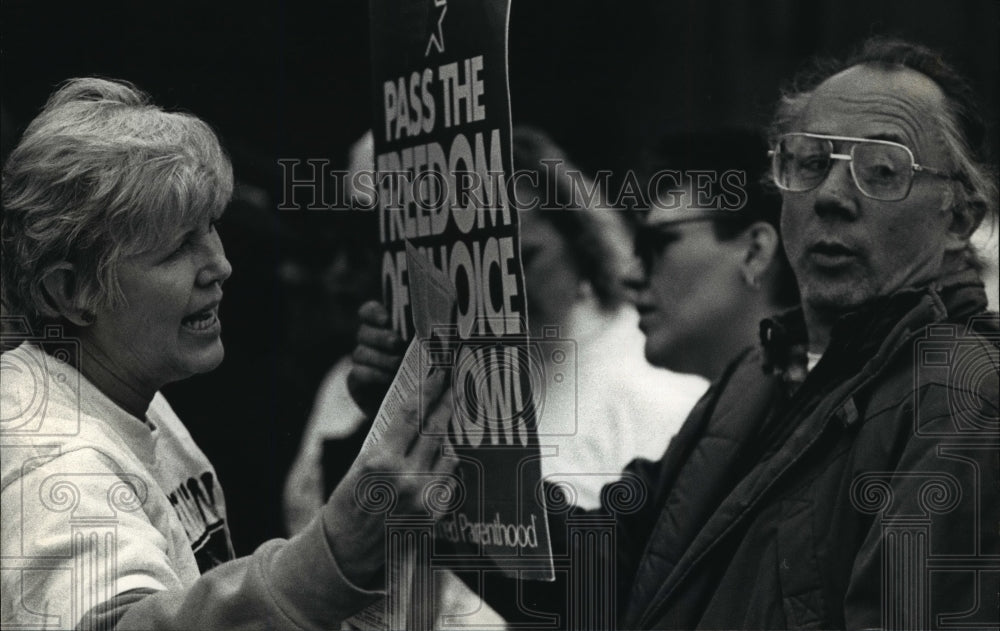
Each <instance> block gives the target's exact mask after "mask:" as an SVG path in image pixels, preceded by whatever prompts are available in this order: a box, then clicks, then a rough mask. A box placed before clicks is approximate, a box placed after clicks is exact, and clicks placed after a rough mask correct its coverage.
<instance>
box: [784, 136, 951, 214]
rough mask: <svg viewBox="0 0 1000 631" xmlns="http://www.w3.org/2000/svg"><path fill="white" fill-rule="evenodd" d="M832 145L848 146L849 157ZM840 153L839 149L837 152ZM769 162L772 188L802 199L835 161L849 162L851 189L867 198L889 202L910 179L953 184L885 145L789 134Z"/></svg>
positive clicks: (901, 149)
mask: <svg viewBox="0 0 1000 631" xmlns="http://www.w3.org/2000/svg"><path fill="white" fill-rule="evenodd" d="M834 143H838V144H840V145H843V144H844V143H850V153H834V148H835V147H834ZM841 150H843V149H841ZM767 153H768V155H769V156H771V172H772V174H773V176H774V183H775V184H777V185H778V188H781V189H783V190H786V191H791V192H795V193H801V192H805V191H811V190H812V189H814V188H816V187H817V186H819V185H820V184H821V183H822V182H823V180H825V179H826V176H827V175H828V174H829V173H830V169H831V168H832V166H833V162H834V160H846V161H848V162H850V170H851V177H852V178H853V179H854V184H855V185H856V186H857V187H858V190H860V191H861V192H862V193H863V194H864V195H865V196H866V197H870V198H872V199H878V200H882V201H887V202H892V201H899V200H901V199H905V198H906V196H907V195H909V194H910V188H911V187H912V186H913V176H914V174H915V173H918V172H922V173H929V174H931V175H936V176H939V177H945V178H949V179H954V178H955V175H953V174H951V173H948V172H946V171H942V170H940V169H934V168H931V167H928V166H923V165H920V164H917V163H916V160H915V159H914V157H913V152H912V151H910V148H909V147H907V146H906V145H901V144H899V143H898V142H892V141H889V140H873V139H870V138H851V137H847V136H824V135H821V134H807V133H798V132H797V133H790V134H785V135H784V136H782V137H781V138H779V139H778V142H777V144H776V145H775V147H774V149H772V150H771V151H768V152H767Z"/></svg>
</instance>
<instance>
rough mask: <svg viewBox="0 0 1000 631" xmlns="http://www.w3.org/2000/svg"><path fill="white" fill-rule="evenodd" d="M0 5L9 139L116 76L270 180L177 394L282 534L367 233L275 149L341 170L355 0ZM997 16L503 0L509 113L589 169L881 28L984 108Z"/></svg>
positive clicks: (928, 3) (355, 67)
mask: <svg viewBox="0 0 1000 631" xmlns="http://www.w3.org/2000/svg"><path fill="white" fill-rule="evenodd" d="M428 1H430V0H428ZM453 1H458V0H453ZM0 10H2V24H3V26H2V27H0V28H2V31H0V33H2V39H0V48H2V54H0V60H2V77H3V79H2V81H3V83H2V86H3V91H2V102H3V153H4V156H6V154H7V151H8V150H9V148H10V146H11V143H13V142H15V141H16V138H17V136H18V134H19V132H20V130H21V129H22V128H23V126H24V125H25V124H26V123H27V122H28V121H29V120H30V119H31V117H32V116H34V114H35V113H36V112H37V111H38V108H39V107H40V106H41V105H42V103H43V102H44V100H45V98H46V96H47V95H48V94H49V93H50V92H51V90H52V88H53V86H54V85H55V84H57V83H58V82H59V81H61V80H63V79H66V78H68V77H72V76H80V75H95V74H96V75H103V76H108V77H116V78H124V79H128V80H130V81H132V82H134V83H136V84H137V85H138V86H140V87H141V88H143V89H145V90H147V91H149V92H150V93H151V94H152V95H153V97H154V100H155V101H156V102H158V103H160V104H161V105H164V106H167V107H170V108H181V109H185V110H189V111H192V112H194V113H196V114H197V115H199V116H200V117H202V118H204V119H206V120H207V121H209V122H210V123H211V124H212V125H213V126H214V127H215V128H216V129H217V130H218V131H219V133H220V135H221V137H222V140H223V143H224V144H225V145H226V147H227V148H228V149H229V151H230V153H231V154H232V156H233V161H234V166H235V169H236V175H237V178H238V179H239V180H241V181H242V182H244V183H246V184H251V185H253V186H254V187H256V190H257V191H258V193H259V194H264V195H265V197H264V198H260V197H259V195H258V197H257V201H256V202H254V203H244V204H243V205H244V206H247V207H248V210H247V212H246V213H243V214H242V215H234V214H233V213H232V212H231V213H229V214H227V222H226V224H224V227H223V238H224V240H225V242H226V245H227V251H228V252H229V254H230V258H231V259H232V260H233V264H234V267H235V268H236V273H235V274H234V276H233V278H232V279H231V280H230V282H229V284H228V285H227V299H226V302H225V303H224V309H225V313H224V318H225V322H226V327H225V329H226V333H225V336H226V346H227V360H226V362H225V364H224V365H223V368H221V369H220V370H219V371H216V373H214V374H212V375H209V376H204V377H198V378H195V379H193V380H191V381H190V382H189V383H186V384H181V385H178V386H174V387H172V388H170V389H169V391H168V396H170V397H171V399H172V401H174V403H175V407H176V408H177V409H178V412H179V413H180V415H181V417H182V418H183V419H184V420H185V421H186V423H187V424H188V425H189V426H190V428H191V430H192V434H194V436H195V438H196V440H198V441H199V443H200V444H202V445H203V447H204V449H205V451H206V452H207V453H208V455H209V457H210V458H211V459H212V461H213V462H215V464H216V466H217V468H218V470H219V474H220V478H221V480H222V482H223V484H224V485H225V486H226V488H227V499H228V503H229V505H230V508H229V510H230V516H231V523H232V524H233V526H232V530H233V535H234V540H235V542H236V545H237V549H238V551H239V552H241V553H245V552H248V551H250V550H251V549H252V548H253V547H254V546H255V545H256V544H258V543H259V542H260V541H262V540H263V539H265V538H267V537H271V536H277V535H280V534H282V529H281V525H280V524H281V520H280V517H279V503H278V502H279V497H280V489H281V484H282V479H283V476H284V474H285V471H286V469H287V466H288V463H289V461H290V459H291V457H292V454H293V453H294V449H295V445H296V442H297V440H298V437H299V434H300V432H301V429H302V424H303V423H304V420H305V417H306V414H307V413H308V410H309V408H310V405H311V401H312V396H313V394H314V393H315V389H316V386H317V384H318V382H319V379H320V378H321V377H322V374H323V372H324V371H325V369H326V368H327V367H329V365H330V364H332V362H333V360H334V359H335V357H336V356H337V354H339V353H342V352H344V351H345V350H346V349H347V348H349V346H350V339H349V337H345V336H344V335H343V334H340V333H336V332H332V331H330V330H329V328H330V327H328V326H327V323H328V322H329V321H330V319H331V318H336V317H342V316H343V314H335V313H334V311H335V310H336V305H333V306H331V305H330V304H327V303H325V302H323V299H322V298H320V297H317V296H318V293H317V292H318V290H319V284H318V281H317V280H316V279H315V278H313V277H312V276H316V275H317V272H316V270H319V269H321V268H322V267H323V265H325V264H326V263H327V262H328V259H329V253H330V252H332V251H334V250H336V249H337V248H338V247H341V246H342V245H343V244H344V243H345V242H352V241H357V240H359V239H361V237H362V236H363V235H371V237H372V238H374V229H373V228H371V227H370V226H365V225H363V220H362V223H361V224H357V223H350V224H349V223H348V220H347V219H345V218H343V217H340V216H337V217H332V216H331V215H342V214H343V213H340V214H338V213H322V212H318V213H317V212H312V213H308V214H306V213H304V212H294V211H284V212H282V213H278V212H277V211H272V210H269V209H270V208H271V207H273V200H275V199H280V198H281V188H280V171H279V169H278V165H277V162H276V161H277V160H278V159H279V158H301V159H305V158H327V159H329V160H330V161H331V163H332V164H333V165H334V166H344V165H345V164H346V155H347V149H348V147H349V145H350V144H351V142H353V141H354V140H355V139H356V138H357V137H358V136H360V135H361V133H362V132H363V131H364V130H365V129H367V128H368V126H369V121H370V118H371V117H370V113H369V109H370V103H369V99H370V94H371V90H370V85H369V81H370V80H369V76H368V72H369V62H368V25H367V4H366V3H365V2H360V1H357V0H352V1H345V2H322V3H319V2H316V3H291V2H276V1H271V2H265V1H261V0H252V1H246V2H239V3H235V2H234V3H224V2H217V3H207V2H203V3H197V4H195V3H184V2H174V3H139V2H127V3H126V2H105V3H80V2H72V3H71V2H47V3H46V2H29V1H10V0H6V1H5V2H4V3H3V5H2V7H0ZM998 27H1000V5H998V3H997V2H995V1H991V0H976V1H972V0H970V1H965V2H944V1H941V0H936V1H935V0H893V1H875V0H824V1H818V2H801V1H798V0H765V1H761V2H750V1H748V0H744V1H734V2H723V1H722V0H686V1H663V2H654V1H652V0H635V1H632V2H627V1H621V0H619V1H615V2H611V1H605V2H598V1H594V0H544V1H542V0H513V7H512V11H511V19H510V82H511V92H512V111H513V119H514V123H515V124H519V123H532V124H534V125H536V126H539V127H541V128H543V129H545V130H547V131H549V132H550V133H551V134H552V136H553V137H554V138H555V139H556V140H557V141H558V142H559V143H560V144H562V145H563V146H564V147H565V148H566V150H567V151H568V153H569V155H570V156H572V157H573V158H574V159H575V160H576V161H577V162H578V163H579V164H580V165H581V166H583V167H584V168H587V169H591V170H594V169H598V168H608V169H614V170H616V171H618V172H620V171H621V170H623V169H626V168H628V167H630V166H634V164H635V161H636V160H637V159H638V156H639V155H640V153H641V150H642V149H643V148H644V147H645V146H646V145H647V144H648V143H650V142H652V141H654V140H655V139H656V138H657V137H659V136H660V135H662V134H664V133H668V132H675V131H681V130H691V129H706V128H712V127H716V126H726V127H732V126H759V125H761V124H763V123H764V122H766V120H767V116H768V113H769V111H770V108H771V105H772V103H773V102H774V101H775V99H776V98H777V95H778V88H779V85H780V84H781V82H782V81H783V80H785V79H787V78H788V77H790V76H791V74H792V73H793V72H794V70H795V69H796V68H798V67H799V66H800V65H801V63H802V62H803V61H804V60H805V59H806V58H807V57H809V56H810V55H813V54H816V53H820V54H841V53H843V52H845V50H847V49H848V48H850V47H851V46H852V45H853V44H854V43H856V42H858V41H859V40H861V39H863V38H864V37H866V36H868V35H872V34H893V35H901V36H904V37H908V38H912V39H915V40H918V41H921V42H923V43H926V44H929V45H932V46H935V47H939V48H942V49H944V50H945V51H946V52H947V53H948V54H949V56H950V58H951V59H952V60H953V61H954V62H955V63H956V64H957V65H958V67H959V68H960V69H961V70H962V71H963V72H965V73H966V74H967V75H968V76H969V77H970V78H971V79H972V81H973V84H974V87H975V88H976V89H977V90H978V92H979V93H980V95H981V96H982V97H983V102H984V106H985V107H984V109H985V111H986V112H990V113H992V112H995V111H996V110H997V105H998V100H1000V85H998V84H1000V73H998V64H1000V48H998V32H1000V28H998ZM996 134H997V129H996V127H995V126H994V127H991V130H990V138H991V139H993V143H992V145H993V147H996V142H995V138H996ZM267 196H269V197H270V199H271V200H272V204H271V205H270V206H269V205H268V204H267V203H266V199H267ZM261 199H264V200H265V202H263V203H262V202H261V201H260V200H261ZM262 207H263V208H265V209H267V210H265V211H264V212H263V213H261V208H262ZM231 216H232V217H239V218H230V217H231ZM350 221H353V220H350ZM338 244H339V245H338ZM310 274H312V276H310ZM340 330H341V329H337V331H340Z"/></svg>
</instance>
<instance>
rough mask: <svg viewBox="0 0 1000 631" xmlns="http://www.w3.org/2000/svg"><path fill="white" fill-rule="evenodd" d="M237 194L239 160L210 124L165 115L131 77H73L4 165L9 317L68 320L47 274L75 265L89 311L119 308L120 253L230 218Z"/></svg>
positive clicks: (0, 264)
mask: <svg viewBox="0 0 1000 631" xmlns="http://www.w3.org/2000/svg"><path fill="white" fill-rule="evenodd" d="M232 191H233V173H232V165H231V163H230V161H229V158H228V156H227V155H226V154H225V152H224V151H223V149H222V147H221V146H220V144H219V140H218V138H217V137H216V135H215V133H214V132H213V131H212V129H211V128H210V127H209V126H208V124H206V123H205V122H203V121H202V120H200V119H198V118H197V117H195V116H193V115H191V114H187V113H183V112H167V111H164V110H163V109H161V108H159V107H157V106H156V105H154V104H152V103H151V102H150V98H149V96H148V95H147V94H145V93H144V92H142V91H141V90H139V89H138V88H136V87H135V86H133V85H131V84H130V83H128V82H125V81H115V80H107V79H100V78H81V79H70V80H68V81H66V82H65V83H63V84H62V85H61V86H60V87H59V88H58V89H57V90H56V91H55V92H54V93H53V94H52V96H50V97H49V99H48V102H47V103H46V104H45V106H44V107H43V108H42V111H41V113H39V114H38V116H37V117H35V119H34V120H33V121H31V123H30V124H29V125H28V127H27V129H26V130H25V132H24V134H23V136H22V137H21V140H20V142H19V143H18V145H17V146H16V147H15V148H14V150H13V151H12V152H11V154H10V156H9V157H8V159H7V162H6V164H5V165H4V168H3V193H2V222H0V248H2V258H0V280H2V293H0V297H2V301H3V306H4V311H5V313H7V314H10V315H15V316H21V317H25V318H27V319H28V322H29V323H30V324H32V325H37V324H40V323H42V322H59V321H60V319H61V318H60V315H61V314H60V313H59V311H58V309H57V307H56V306H55V305H54V304H53V303H52V300H51V299H50V297H49V296H48V295H47V292H46V291H45V289H44V285H43V282H42V281H43V279H44V278H45V276H46V274H47V272H48V270H50V269H52V267H53V266H55V265H59V264H62V263H66V262H68V263H71V264H72V265H73V266H74V269H75V271H76V283H77V287H76V295H77V298H78V301H79V306H80V307H81V308H83V309H86V310H88V311H94V310H96V309H99V308H106V307H113V306H118V305H120V304H122V303H123V300H124V297H123V295H122V291H121V287H120V284H119V280H118V269H119V263H120V262H121V261H122V259H123V258H124V257H128V256H131V255H133V254H137V253H140V252H143V251H147V250H149V249H151V248H152V247H153V246H155V245H156V244H157V243H158V242H160V240H161V239H162V238H163V236H164V235H165V234H167V231H168V230H169V229H176V227H177V226H179V225H180V226H182V225H187V224H190V223H193V222H196V221H198V219H199V218H202V217H204V216H205V215H206V214H213V215H215V214H219V213H221V212H222V210H223V209H224V208H225V206H226V205H227V204H228V203H229V200H230V198H231V196H232Z"/></svg>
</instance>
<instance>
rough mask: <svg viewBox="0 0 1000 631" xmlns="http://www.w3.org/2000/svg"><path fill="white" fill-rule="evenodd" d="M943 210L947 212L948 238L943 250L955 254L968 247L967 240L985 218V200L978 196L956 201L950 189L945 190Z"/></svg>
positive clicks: (953, 192)
mask: <svg viewBox="0 0 1000 631" xmlns="http://www.w3.org/2000/svg"><path fill="white" fill-rule="evenodd" d="M943 201H944V209H945V210H946V212H948V215H949V223H948V235H947V236H948V238H947V241H946V243H945V250H947V251H949V252H957V251H961V250H964V249H965V248H966V247H968V244H969V238H970V237H972V233H974V232H975V231H976V229H977V228H978V227H979V224H980V223H982V221H983V217H985V216H986V207H987V204H986V200H985V199H983V198H982V197H981V196H979V195H975V196H970V197H969V198H968V199H966V200H964V203H962V201H963V200H958V199H956V194H955V191H954V190H953V189H951V188H948V189H947V190H946V193H945V195H944V200H943Z"/></svg>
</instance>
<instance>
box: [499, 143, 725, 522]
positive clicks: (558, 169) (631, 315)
mask: <svg viewBox="0 0 1000 631" xmlns="http://www.w3.org/2000/svg"><path fill="white" fill-rule="evenodd" d="M513 141H514V142H513V147H514V153H513V155H514V168H515V169H516V170H517V172H518V173H519V176H518V177H517V178H516V179H515V184H514V195H515V196H516V202H517V206H518V207H519V210H520V212H519V220H520V235H521V261H522V265H523V269H524V284H525V293H526V297H527V303H528V324H529V329H530V332H531V335H532V336H533V337H535V338H536V339H539V340H544V339H546V338H547V337H550V338H551V337H555V338H556V339H565V340H568V341H570V342H571V343H572V345H571V348H573V349H574V350H575V352H576V357H575V358H573V361H574V362H575V366H572V367H571V368H572V369H575V375H573V377H571V378H570V379H569V380H563V381H557V380H556V379H557V377H556V375H563V373H567V372H568V370H567V368H566V367H563V366H556V365H553V364H552V363H551V361H547V360H548V355H546V354H544V353H542V354H541V356H542V359H543V364H544V366H543V367H544V373H545V376H546V379H547V381H546V382H545V385H546V387H545V389H544V392H543V393H541V394H542V395H543V396H541V397H540V398H539V408H540V410H541V412H540V415H539V426H538V432H539V442H540V444H541V445H542V447H543V448H544V447H547V446H548V447H556V448H557V450H558V451H557V452H556V453H555V454H554V455H551V456H545V457H543V458H542V475H543V477H545V478H547V479H548V480H550V481H551V482H553V483H559V484H561V485H563V488H564V489H565V490H567V491H568V492H570V493H571V494H572V496H573V498H574V499H575V502H576V504H577V505H579V506H582V507H586V508H596V507H598V506H600V492H601V488H602V487H603V485H604V484H606V483H607V482H609V481H611V480H614V479H615V478H617V476H618V475H619V472H620V471H621V469H622V468H624V467H625V465H627V464H628V463H629V462H630V461H632V460H633V459H635V458H647V459H651V460H655V459H657V458H659V457H660V456H661V455H663V452H664V450H666V448H667V444H668V443H669V442H670V439H671V438H672V437H673V435H674V434H675V433H676V432H677V430H678V429H679V428H680V425H681V423H682V422H683V421H684V419H685V418H686V417H687V414H688V412H690V411H691V408H692V407H694V404H695V403H696V402H697V401H698V399H699V398H701V395H702V394H704V392H705V390H706V389H707V388H708V381H707V380H706V379H705V378H703V377H699V376H697V375H691V374H680V373H678V372H672V371H670V370H665V369H663V368H656V367H654V366H652V365H650V363H649V362H647V361H646V358H645V357H644V356H643V335H642V332H641V331H640V330H639V328H638V322H639V317H638V315H637V313H636V310H635V307H634V306H633V305H632V304H631V303H630V302H629V301H628V300H627V292H626V290H625V288H624V281H625V275H626V273H627V271H628V268H629V265H630V264H631V263H632V242H631V235H630V233H629V231H628V228H627V225H626V223H625V221H624V220H623V218H622V216H621V213H620V212H619V211H617V210H613V209H610V208H608V207H606V206H603V207H602V205H601V201H600V196H599V195H598V196H596V197H594V198H593V200H591V201H589V202H588V200H587V197H586V196H587V193H588V192H589V191H593V190H594V182H591V181H590V180H589V178H586V177H585V176H583V175H582V172H581V171H580V170H579V169H578V168H577V167H576V166H575V165H574V164H573V163H571V162H570V161H569V160H568V158H567V156H566V154H565V153H564V152H563V151H562V150H561V149H560V148H559V147H558V146H557V145H556V144H555V142H554V141H553V140H552V139H551V138H550V137H548V136H547V135H546V134H545V133H544V132H541V131H540V130H537V129H534V128H530V127H515V129H514V134H513ZM549 195H554V198H552V199H549V197H548V196H549ZM536 202H537V203H536ZM611 357H613V358H614V361H608V359H609V358H611ZM685 372H691V371H685ZM569 374H573V373H569ZM574 378H575V382H574Z"/></svg>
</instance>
